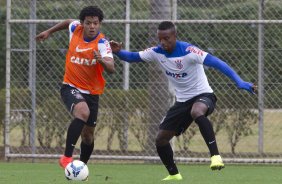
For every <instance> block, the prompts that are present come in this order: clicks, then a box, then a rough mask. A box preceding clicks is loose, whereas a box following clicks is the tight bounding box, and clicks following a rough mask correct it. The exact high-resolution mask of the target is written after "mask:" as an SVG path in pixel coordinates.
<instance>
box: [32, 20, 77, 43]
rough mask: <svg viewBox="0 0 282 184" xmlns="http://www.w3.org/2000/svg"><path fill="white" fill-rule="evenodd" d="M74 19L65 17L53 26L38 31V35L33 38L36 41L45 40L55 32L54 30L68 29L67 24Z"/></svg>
mask: <svg viewBox="0 0 282 184" xmlns="http://www.w3.org/2000/svg"><path fill="white" fill-rule="evenodd" d="M72 21H74V20H72V19H67V20H64V21H63V22H60V23H58V24H56V25H54V26H53V27H51V28H49V29H47V30H45V31H43V32H41V33H39V34H38V35H36V37H35V39H36V40H37V41H44V40H46V39H47V38H48V37H49V36H50V35H51V34H52V33H54V32H56V31H60V30H63V29H68V26H69V24H70V23H71V22H72Z"/></svg>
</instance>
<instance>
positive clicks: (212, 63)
mask: <svg viewBox="0 0 282 184" xmlns="http://www.w3.org/2000/svg"><path fill="white" fill-rule="evenodd" d="M204 65H206V66H209V67H213V68H215V69H218V70H219V71H221V72H222V73H223V74H225V75H226V76H227V77H229V78H230V79H231V80H233V81H234V82H235V83H236V85H237V87H238V88H239V89H244V90H247V91H249V92H250V93H253V94H254V93H255V92H256V90H257V86H256V85H254V84H253V83H250V82H245V81H243V80H242V79H241V78H240V76H239V75H238V74H237V73H236V72H235V71H234V70H233V69H232V68H231V67H230V66H229V65H228V64H226V63H225V62H224V61H222V60H220V59H219V58H217V57H215V56H213V55H211V54H208V55H207V57H206V58H205V60H204Z"/></svg>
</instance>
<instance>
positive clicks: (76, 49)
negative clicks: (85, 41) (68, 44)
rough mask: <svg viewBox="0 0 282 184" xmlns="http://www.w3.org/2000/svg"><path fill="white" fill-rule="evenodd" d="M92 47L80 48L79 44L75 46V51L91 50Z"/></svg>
mask: <svg viewBox="0 0 282 184" xmlns="http://www.w3.org/2000/svg"><path fill="white" fill-rule="evenodd" d="M91 49H92V48H86V49H80V48H79V47H78V46H77V47H76V48H75V51H76V52H85V51H88V50H91Z"/></svg>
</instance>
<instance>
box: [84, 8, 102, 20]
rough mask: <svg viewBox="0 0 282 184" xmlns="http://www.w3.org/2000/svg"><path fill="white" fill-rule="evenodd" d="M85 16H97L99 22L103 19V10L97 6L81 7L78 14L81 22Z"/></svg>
mask: <svg viewBox="0 0 282 184" xmlns="http://www.w3.org/2000/svg"><path fill="white" fill-rule="evenodd" d="M86 16H93V17H98V19H99V21H100V22H102V21H103V19H104V13H103V11H102V10H101V9H100V8H98V7H97V6H87V7H85V8H83V9H82V10H81V11H80V14H79V20H80V21H82V22H83V21H84V20H85V17H86Z"/></svg>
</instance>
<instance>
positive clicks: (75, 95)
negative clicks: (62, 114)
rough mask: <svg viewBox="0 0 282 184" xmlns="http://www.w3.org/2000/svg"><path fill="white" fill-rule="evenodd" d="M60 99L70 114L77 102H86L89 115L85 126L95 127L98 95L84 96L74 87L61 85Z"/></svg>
mask: <svg viewBox="0 0 282 184" xmlns="http://www.w3.org/2000/svg"><path fill="white" fill-rule="evenodd" d="M61 98H62V100H63V102H64V104H65V105H66V107H67V109H68V111H69V112H71V113H72V111H73V107H74V106H75V104H77V103H79V102H86V103H87V105H88V108H89V110H90V115H89V118H88V120H87V122H86V124H87V125H88V126H93V127H95V126H96V121H97V114H98V105H99V95H91V94H84V93H81V92H80V91H79V90H77V89H76V88H74V87H71V86H69V85H67V84H63V85H62V87H61Z"/></svg>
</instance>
